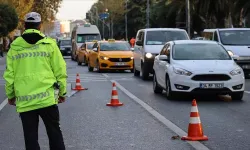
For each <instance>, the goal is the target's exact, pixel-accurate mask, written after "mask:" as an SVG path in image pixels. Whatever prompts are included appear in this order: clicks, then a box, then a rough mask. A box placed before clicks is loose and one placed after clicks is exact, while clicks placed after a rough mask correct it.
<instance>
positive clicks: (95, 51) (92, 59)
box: [89, 43, 99, 67]
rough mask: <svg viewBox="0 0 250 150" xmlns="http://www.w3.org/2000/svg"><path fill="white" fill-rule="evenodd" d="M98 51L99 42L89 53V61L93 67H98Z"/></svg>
mask: <svg viewBox="0 0 250 150" xmlns="http://www.w3.org/2000/svg"><path fill="white" fill-rule="evenodd" d="M98 52H99V45H98V43H95V44H94V45H93V49H92V50H91V51H90V53H89V63H90V66H91V67H96V60H97V57H98Z"/></svg>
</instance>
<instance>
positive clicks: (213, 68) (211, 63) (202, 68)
mask: <svg viewBox="0 0 250 150" xmlns="http://www.w3.org/2000/svg"><path fill="white" fill-rule="evenodd" d="M174 66H175V67H179V68H182V69H185V70H188V71H191V72H203V73H213V72H214V73H216V72H221V71H226V72H230V71H232V70H234V69H236V68H237V67H238V65H237V64H236V63H235V62H234V61H233V60H206V61H204V60H181V61H176V62H175V63H174Z"/></svg>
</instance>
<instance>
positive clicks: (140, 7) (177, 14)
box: [91, 0, 250, 38]
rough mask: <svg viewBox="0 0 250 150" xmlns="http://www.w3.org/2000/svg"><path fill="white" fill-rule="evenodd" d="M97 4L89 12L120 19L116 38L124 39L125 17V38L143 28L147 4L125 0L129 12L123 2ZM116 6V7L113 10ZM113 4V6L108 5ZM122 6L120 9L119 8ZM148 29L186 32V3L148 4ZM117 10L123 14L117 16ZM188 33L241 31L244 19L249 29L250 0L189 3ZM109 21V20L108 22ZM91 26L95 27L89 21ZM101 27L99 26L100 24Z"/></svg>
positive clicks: (173, 0) (144, 0)
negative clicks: (189, 30)
mask: <svg viewBox="0 0 250 150" xmlns="http://www.w3.org/2000/svg"><path fill="white" fill-rule="evenodd" d="M111 1H112V3H111V2H109V0H99V1H98V2H97V3H96V4H94V5H93V7H92V8H91V11H92V12H93V13H95V14H96V9H94V8H98V13H102V12H103V11H104V10H105V9H106V8H108V9H109V10H110V11H111V12H113V13H117V12H118V14H119V15H115V16H113V20H115V23H114V36H115V38H116V37H117V38H121V37H122V38H125V19H124V15H125V13H126V12H127V17H128V36H129V38H131V37H135V35H136V32H137V31H138V30H139V29H142V28H145V26H146V8H147V7H146V5H147V0H128V9H127V11H126V10H125V11H123V8H124V9H125V5H121V3H122V2H123V3H124V2H125V0H111ZM115 3H119V6H120V7H118V6H116V5H115ZM111 4H112V5H111ZM121 6H123V7H121ZM150 6H151V7H150V27H156V28H160V27H161V28H175V27H178V28H184V29H186V24H185V22H186V0H150ZM119 10H122V11H120V12H119ZM190 14H191V31H196V32H197V33H201V31H203V30H204V29H205V28H225V27H229V25H230V22H229V20H230V18H231V20H232V21H231V23H232V24H233V25H234V27H241V26H242V25H241V24H242V23H241V22H242V21H243V18H247V19H246V24H247V25H248V26H250V25H249V24H250V23H249V22H250V17H249V16H250V1H249V0H190ZM107 21H108V20H107ZM92 23H95V22H94V21H92ZM99 24H100V23H99Z"/></svg>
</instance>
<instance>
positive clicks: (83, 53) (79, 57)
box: [76, 41, 98, 65]
mask: <svg viewBox="0 0 250 150" xmlns="http://www.w3.org/2000/svg"><path fill="white" fill-rule="evenodd" d="M96 42H98V41H93V42H85V43H84V44H82V46H81V47H80V48H79V49H78V50H77V51H76V62H77V64H78V65H81V64H82V63H84V65H88V60H89V53H90V51H91V50H92V47H93V45H94V43H96Z"/></svg>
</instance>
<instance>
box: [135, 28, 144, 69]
mask: <svg viewBox="0 0 250 150" xmlns="http://www.w3.org/2000/svg"><path fill="white" fill-rule="evenodd" d="M137 41H142V42H143V41H144V31H139V32H138V34H137V37H136V42H137ZM142 48H143V46H140V45H137V44H136V43H135V47H134V64H135V67H136V70H141V59H142V58H143V55H142Z"/></svg>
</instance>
